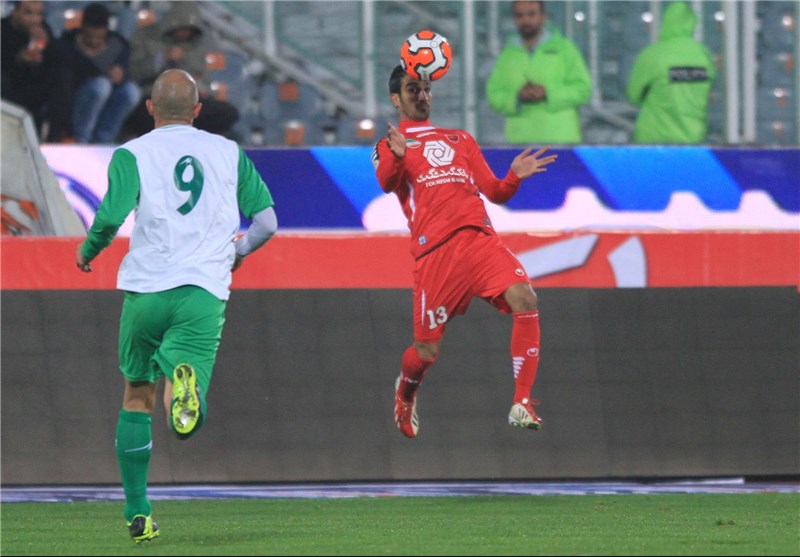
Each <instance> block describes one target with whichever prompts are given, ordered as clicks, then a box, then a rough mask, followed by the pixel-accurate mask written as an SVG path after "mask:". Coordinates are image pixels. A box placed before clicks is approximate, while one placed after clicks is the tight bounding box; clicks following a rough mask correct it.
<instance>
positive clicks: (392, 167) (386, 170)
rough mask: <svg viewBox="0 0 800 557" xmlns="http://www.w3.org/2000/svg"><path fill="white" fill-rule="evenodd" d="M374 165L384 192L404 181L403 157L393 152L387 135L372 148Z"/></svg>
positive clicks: (391, 189) (390, 190) (393, 189)
mask: <svg viewBox="0 0 800 557" xmlns="http://www.w3.org/2000/svg"><path fill="white" fill-rule="evenodd" d="M372 166H373V167H374V168H375V175H376V177H377V178H378V184H379V185H380V186H381V189H382V190H383V191H384V192H386V193H391V192H393V191H395V190H396V189H397V188H399V187H400V185H401V184H402V183H403V159H402V158H401V157H397V156H395V154H394V153H392V151H391V149H389V144H388V142H387V141H386V138H385V137H384V138H382V139H381V140H380V141H378V143H377V144H376V145H375V148H374V149H373V150H372Z"/></svg>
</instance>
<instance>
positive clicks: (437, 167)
mask: <svg viewBox="0 0 800 557" xmlns="http://www.w3.org/2000/svg"><path fill="white" fill-rule="evenodd" d="M389 93H390V98H391V101H392V104H393V105H394V106H395V108H397V110H398V112H399V124H398V127H395V126H393V125H392V124H389V126H388V133H387V135H386V137H384V138H382V139H381V140H380V141H379V142H378V143H377V145H376V146H375V149H374V150H373V154H372V163H373V165H374V167H375V173H376V174H377V177H378V182H379V183H380V186H381V188H382V189H383V191H385V192H387V193H388V192H394V193H395V194H396V195H397V198H398V199H399V201H400V205H401V206H402V209H403V213H404V214H405V216H406V218H407V219H408V227H409V229H410V230H411V254H412V255H413V257H414V259H415V266H414V344H413V345H412V346H410V347H409V348H408V349H407V350H406V351H405V353H404V354H403V357H402V363H401V373H400V377H398V379H397V382H396V384H395V405H394V419H395V422H396V423H397V427H398V428H399V429H400V431H401V432H402V433H403V435H405V436H406V437H410V438H413V437H416V435H417V431H418V429H419V420H418V418H417V411H416V395H417V390H418V389H419V386H420V383H421V382H422V380H423V378H424V377H425V373H426V371H427V369H428V368H429V367H430V366H431V364H433V362H434V361H435V360H436V358H437V356H438V355H439V346H440V344H441V340H442V337H443V335H444V331H445V327H446V325H447V322H448V321H449V320H450V319H452V318H453V317H455V316H456V315H460V314H463V313H464V312H465V311H466V310H467V307H468V306H469V303H470V300H471V299H472V298H473V297H475V296H479V297H481V298H483V299H484V300H486V301H488V302H489V303H491V304H492V305H494V306H495V307H496V308H497V309H498V310H500V311H501V312H503V313H511V314H512V315H513V319H514V324H513V328H512V332H511V359H512V364H513V370H514V382H515V391H514V400H513V404H512V406H511V411H510V413H509V415H508V422H509V424H511V425H514V426H519V427H524V428H528V429H539V428H540V427H541V425H542V420H541V419H540V418H539V417H538V416H537V415H536V412H535V411H534V408H533V407H534V405H535V404H537V402H536V401H534V400H532V399H531V390H532V388H533V383H534V380H535V378H536V370H537V368H538V366H539V311H538V305H537V304H538V301H537V297H536V293H535V292H534V290H533V286H532V285H531V282H530V279H529V278H528V275H527V273H526V272H525V269H524V268H523V267H522V265H521V264H520V262H519V261H518V260H517V258H516V257H515V256H514V255H513V254H512V253H511V252H510V251H509V250H508V249H507V248H506V247H505V245H503V243H502V241H501V240H500V238H499V237H498V236H497V233H496V232H495V230H494V229H493V228H492V223H491V221H490V220H489V216H488V214H487V213H486V207H485V206H484V203H483V200H482V199H481V197H480V194H483V195H484V196H486V198H487V199H489V200H490V201H492V202H494V203H505V202H506V201H508V200H509V199H510V198H511V197H512V196H513V195H514V194H515V193H516V192H517V190H518V189H519V187H520V184H521V183H522V181H523V180H524V179H525V178H528V177H530V176H532V175H534V174H537V173H539V172H545V171H546V170H547V168H546V166H547V165H549V164H551V163H552V162H554V161H555V160H556V157H557V155H554V154H550V155H546V156H545V153H546V152H547V150H548V148H547V147H545V148H542V149H540V150H539V151H537V152H536V153H533V154H531V151H532V149H530V148H529V149H526V150H525V151H523V152H522V153H520V154H519V155H517V156H516V157H515V158H514V160H513V161H512V162H511V168H510V169H509V171H508V173H507V174H506V176H505V177H504V178H503V179H498V178H497V176H495V175H494V173H493V172H492V170H491V168H489V165H488V164H487V163H486V159H484V157H483V154H482V153H481V150H480V147H479V146H478V144H477V142H476V141H475V139H474V138H473V137H472V136H471V135H470V134H469V133H467V132H465V131H463V130H451V129H443V128H437V127H435V126H433V125H432V124H431V123H430V120H429V118H430V111H431V83H430V82H429V81H417V80H415V79H414V78H412V77H411V76H409V75H407V74H406V73H405V71H404V70H403V68H402V67H401V66H397V67H395V69H394V71H392V75H391V77H390V78H389Z"/></svg>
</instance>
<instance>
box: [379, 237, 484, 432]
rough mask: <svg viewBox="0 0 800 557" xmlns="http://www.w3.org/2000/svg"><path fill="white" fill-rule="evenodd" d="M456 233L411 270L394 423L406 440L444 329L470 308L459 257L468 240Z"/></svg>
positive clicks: (415, 427)
mask: <svg viewBox="0 0 800 557" xmlns="http://www.w3.org/2000/svg"><path fill="white" fill-rule="evenodd" d="M461 236H462V234H457V235H456V236H454V237H453V238H451V239H450V240H448V241H447V242H446V243H445V244H443V245H442V246H440V247H438V248H437V249H435V250H434V251H432V252H431V253H429V254H427V255H425V256H424V257H422V258H421V259H419V260H418V261H417V263H416V266H415V268H414V312H413V315H414V344H412V345H411V346H409V347H408V348H407V349H406V351H405V352H404V353H403V358H402V362H401V372H400V376H399V377H398V379H397V381H396V383H395V422H396V423H397V426H398V428H399V429H400V431H401V432H402V433H403V435H405V436H406V437H412V438H413V437H416V435H417V431H418V429H419V420H418V417H417V398H416V397H417V392H418V390H419V387H420V385H421V384H422V381H423V379H424V378H425V374H426V372H427V370H428V368H430V366H431V365H433V363H434V362H435V361H436V358H437V357H438V355H439V347H440V345H441V340H442V338H443V336H444V332H445V327H446V326H447V323H448V321H449V320H450V319H452V318H453V317H454V316H455V315H458V314H461V313H464V312H465V311H466V309H467V306H468V305H469V300H470V297H471V296H470V294H469V292H468V290H469V284H468V282H465V281H464V280H463V279H462V277H461V276H457V277H456V278H454V275H460V273H459V271H460V265H459V261H460V257H461V256H460V254H461V253H462V252H463V251H466V250H468V249H469V238H462V237H461Z"/></svg>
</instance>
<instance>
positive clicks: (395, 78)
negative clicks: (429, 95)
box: [389, 64, 406, 95]
mask: <svg viewBox="0 0 800 557" xmlns="http://www.w3.org/2000/svg"><path fill="white" fill-rule="evenodd" d="M405 76H406V71H405V70H404V69H403V66H401V65H400V64H397V65H396V66H395V67H394V69H393V70H392V75H390V76H389V94H390V95H391V94H392V93H397V94H398V95H399V94H400V90H401V89H402V88H403V78H404V77H405Z"/></svg>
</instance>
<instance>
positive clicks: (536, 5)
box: [511, 2, 546, 39]
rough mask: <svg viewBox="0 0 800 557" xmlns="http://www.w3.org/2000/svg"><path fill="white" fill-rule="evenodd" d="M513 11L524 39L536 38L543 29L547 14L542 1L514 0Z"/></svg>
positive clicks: (515, 22) (515, 23)
mask: <svg viewBox="0 0 800 557" xmlns="http://www.w3.org/2000/svg"><path fill="white" fill-rule="evenodd" d="M511 13H512V15H513V17H514V25H516V26H517V31H519V34H520V35H521V36H522V38H523V39H532V38H535V37H536V36H537V35H538V34H539V32H540V31H541V30H542V25H544V21H545V17H546V16H545V14H544V10H542V4H541V3H540V2H514V6H513V8H512V9H511Z"/></svg>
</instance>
